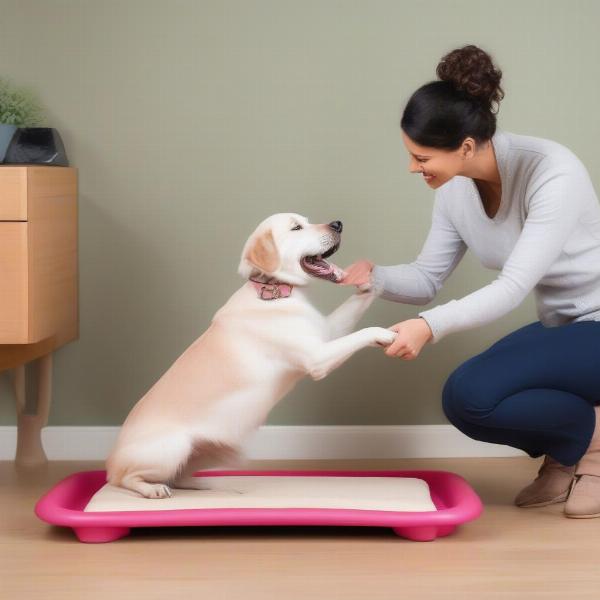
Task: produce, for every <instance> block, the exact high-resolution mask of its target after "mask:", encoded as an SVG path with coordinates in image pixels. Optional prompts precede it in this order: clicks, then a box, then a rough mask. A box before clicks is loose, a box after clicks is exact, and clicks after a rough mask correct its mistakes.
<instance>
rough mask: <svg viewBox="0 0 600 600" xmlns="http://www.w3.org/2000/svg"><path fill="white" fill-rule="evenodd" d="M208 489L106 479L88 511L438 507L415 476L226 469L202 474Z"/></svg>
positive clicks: (407, 510)
mask: <svg viewBox="0 0 600 600" xmlns="http://www.w3.org/2000/svg"><path fill="white" fill-rule="evenodd" d="M201 481H202V483H203V484H205V485H207V486H208V487H209V489H207V490H184V489H176V488H175V489H172V490H171V491H172V493H173V496H172V497H171V498H160V499H156V498H143V497H142V496H140V495H139V494H137V493H136V492H134V491H132V490H126V489H124V488H121V487H115V486H113V485H110V484H108V483H107V484H105V485H104V486H103V487H101V488H100V489H99V490H98V491H97V492H96V493H95V494H94V495H93V496H92V498H91V499H90V501H89V502H88V504H87V506H86V507H85V509H84V512H92V511H94V512H107V511H123V510H175V509H182V508H350V509H359V510H360V509H362V510H392V511H403V512H405V511H406V512H409V511H410V512H413V511H415V512H423V511H430V510H437V509H436V507H435V505H434V503H433V501H432V500H431V495H430V492H429V486H428V485H427V482H425V481H423V480H422V479H415V478H410V477H341V476H339V477H338V476H331V477H328V476H323V475H321V476H318V477H312V476H308V475H306V476H276V475H268V476H263V475H243V476H237V475H224V476H218V477H202V478H201Z"/></svg>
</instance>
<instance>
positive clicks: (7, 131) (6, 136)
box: [0, 123, 17, 163]
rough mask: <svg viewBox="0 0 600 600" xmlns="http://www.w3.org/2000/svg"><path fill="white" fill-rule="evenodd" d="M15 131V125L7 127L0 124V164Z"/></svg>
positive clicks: (4, 124)
mask: <svg viewBox="0 0 600 600" xmlns="http://www.w3.org/2000/svg"><path fill="white" fill-rule="evenodd" d="M16 130H17V128H16V126H15V125H7V124H6V123H0V163H1V162H2V161H3V160H4V156H5V155H6V149H7V148H8V145H9V144H10V140H12V137H13V135H14V133H15V131H16Z"/></svg>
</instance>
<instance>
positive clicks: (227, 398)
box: [106, 213, 396, 498]
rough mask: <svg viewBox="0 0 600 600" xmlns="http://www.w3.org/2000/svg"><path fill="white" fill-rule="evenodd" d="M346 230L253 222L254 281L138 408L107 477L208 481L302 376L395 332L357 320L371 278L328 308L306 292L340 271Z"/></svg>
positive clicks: (299, 219) (238, 456) (153, 486)
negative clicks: (202, 473)
mask: <svg viewBox="0 0 600 600" xmlns="http://www.w3.org/2000/svg"><path fill="white" fill-rule="evenodd" d="M341 233H342V223H341V221H333V222H331V223H328V224H311V223H309V221H308V219H307V218H306V217H303V216H301V215H299V214H296V213H278V214H275V215H272V216H270V217H268V218H267V219H265V220H264V221H262V222H261V223H260V224H259V225H258V226H257V227H256V229H255V231H254V232H253V233H252V234H251V235H250V237H249V238H248V240H247V241H246V243H245V245H244V249H243V251H242V256H241V260H240V263H239V266H238V273H239V274H240V275H241V276H242V277H243V278H245V279H247V281H246V282H245V283H244V285H243V286H242V287H241V288H239V289H238V290H237V291H236V292H235V293H234V294H233V295H232V296H231V298H230V299H229V300H228V301H227V303H226V304H225V305H224V306H223V307H222V308H220V309H219V310H218V311H217V312H216V313H215V315H214V317H213V319H212V321H211V324H210V326H209V327H208V329H207V330H206V331H205V332H204V333H203V334H202V335H201V336H200V337H199V338H198V339H197V340H196V341H195V342H193V343H192V345H191V346H189V347H188V348H187V350H185V352H183V354H182V355H181V356H180V357H179V358H178V359H177V360H176V361H175V362H174V363H173V364H172V365H171V367H170V368H169V369H168V370H167V371H166V372H165V373H164V374H163V376H162V377H161V378H160V379H159V380H158V381H157V382H156V383H155V384H154V385H153V387H151V388H150V390H149V391H148V392H147V393H146V394H145V395H144V396H143V397H142V398H141V399H140V400H139V401H138V402H137V404H135V406H134V407H133V408H132V410H131V412H130V413H129V414H128V416H127V418H126V420H125V422H124V423H123V426H122V427H121V429H120V431H119V436H118V438H117V441H116V443H115V445H114V447H113V448H112V450H111V452H110V454H109V456H108V458H107V460H106V470H107V481H108V483H110V484H111V485H115V486H120V487H123V488H126V489H128V490H132V491H134V492H137V493H138V494H141V495H142V496H144V497H146V498H166V497H170V496H171V495H172V488H176V489H177V488H179V489H206V487H205V484H204V483H203V482H202V481H201V478H200V477H194V476H193V474H194V473H195V472H196V471H197V470H200V469H205V468H211V467H216V466H219V467H220V466H224V465H237V464H239V462H240V460H242V459H243V453H242V450H241V444H242V442H243V441H244V439H245V438H246V437H247V436H248V435H249V434H250V433H252V432H253V431H254V430H256V429H257V428H258V427H259V426H260V425H261V424H263V423H264V422H265V420H266V418H267V415H268V414H269V411H270V410H271V409H272V408H273V406H274V405H275V404H276V403H277V402H278V401H279V400H280V399H281V398H283V397H284V396H285V395H286V394H287V393H288V392H289V391H290V390H291V389H292V388H293V387H294V386H295V384H296V383H297V382H298V381H299V380H300V379H301V378H303V377H305V376H306V375H310V377H312V378H313V379H314V380H315V381H317V380H320V379H323V378H324V377H326V376H327V375H328V374H329V373H331V371H333V370H334V369H335V368H337V367H339V366H340V365H341V364H342V363H344V362H345V361H346V360H347V359H349V358H350V357H351V356H352V355H353V354H354V353H355V352H357V351H358V350H360V349H362V348H365V347H367V346H379V347H381V346H387V345H389V344H391V343H392V342H393V341H394V339H395V337H396V333H395V332H394V331H392V330H390V329H385V328H383V327H366V328H364V329H359V330H358V331H353V329H354V327H355V326H356V324H357V322H358V321H359V319H360V318H361V316H362V315H363V314H364V313H365V311H366V310H367V309H368V307H369V306H370V304H371V303H372V301H373V300H374V298H375V297H376V296H377V293H376V291H375V290H373V289H372V288H371V286H370V285H369V284H364V285H363V286H360V287H358V288H357V291H356V292H355V293H354V294H353V295H352V296H351V297H349V298H348V299H347V300H346V301H345V302H344V303H343V304H341V305H340V306H339V307H338V308H337V309H336V310H334V311H333V312H332V313H331V314H329V315H327V316H324V315H323V314H321V313H320V312H319V311H318V310H317V309H316V308H315V307H314V306H313V305H312V304H311V303H310V302H309V300H308V298H307V296H306V293H305V288H306V287H307V286H308V285H309V283H310V282H311V280H312V279H314V278H318V279H325V280H329V281H333V282H337V281H340V280H341V279H342V278H343V271H342V270H341V269H340V268H339V267H337V266H336V265H334V264H333V263H330V262H328V261H327V260H326V259H327V258H328V257H330V256H331V255H332V254H334V253H335V252H336V251H337V250H338V248H339V246H340V242H341Z"/></svg>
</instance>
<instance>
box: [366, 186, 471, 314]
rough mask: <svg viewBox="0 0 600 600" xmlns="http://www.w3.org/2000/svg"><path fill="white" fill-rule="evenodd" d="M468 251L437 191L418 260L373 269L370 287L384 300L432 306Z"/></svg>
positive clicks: (440, 194)
mask: <svg viewBox="0 0 600 600" xmlns="http://www.w3.org/2000/svg"><path fill="white" fill-rule="evenodd" d="M466 250H467V246H466V244H465V243H464V241H463V239H462V238H461V237H460V235H459V233H458V232H457V231H456V229H455V228H454V225H453V224H452V222H451V221H450V219H449V217H448V215H447V214H446V210H445V207H444V200H443V196H442V193H441V191H440V190H437V191H436V193H435V201H434V204H433V214H432V218H431V228H430V230H429V234H428V236H427V239H426V240H425V244H424V245H423V249H422V250H421V252H420V253H419V256H418V257H417V259H416V260H415V261H414V262H412V263H409V264H400V265H393V266H379V265H375V266H374V267H373V270H372V272H371V285H372V287H373V288H374V290H375V291H376V292H377V293H378V294H380V295H381V297H382V298H384V299H385V300H391V301H393V302H402V303H404V304H427V303H428V302H431V300H433V298H434V297H435V295H436V294H437V292H438V290H439V289H440V288H441V287H442V284H443V283H444V281H445V280H446V279H447V278H448V277H449V276H450V274H451V273H452V271H453V270H454V268H455V267H456V265H457V264H458V263H459V262H460V260H461V259H462V257H463V256H464V254H465V252H466Z"/></svg>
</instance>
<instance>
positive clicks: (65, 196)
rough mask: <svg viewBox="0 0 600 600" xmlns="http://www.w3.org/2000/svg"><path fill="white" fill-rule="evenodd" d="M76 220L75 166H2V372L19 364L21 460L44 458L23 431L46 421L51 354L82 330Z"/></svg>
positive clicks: (0, 282)
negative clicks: (33, 400) (30, 371)
mask: <svg viewBox="0 0 600 600" xmlns="http://www.w3.org/2000/svg"><path fill="white" fill-rule="evenodd" d="M77 220H78V215H77V170H76V169H74V168H71V167H50V166H43V165H23V166H13V165H10V166H5V165H0V370H4V369H15V377H14V382H15V393H16V396H17V415H18V418H19V423H18V442H17V462H19V461H20V460H19V459H20V458H21V459H22V460H21V461H20V462H27V463H35V462H43V460H45V455H43V450H42V449H41V442H39V443H38V444H37V445H38V446H39V448H38V451H33V450H31V449H30V451H27V449H26V441H27V440H28V439H29V438H30V437H31V436H30V435H25V434H24V431H25V430H30V429H32V428H33V429H35V428H36V427H38V426H39V429H41V427H43V426H44V425H45V424H46V421H47V413H48V407H49V393H50V392H49V390H50V387H51V377H50V374H51V353H52V351H53V350H55V349H56V348H58V347H60V346H62V345H64V344H66V343H67V342H70V341H72V340H75V339H77V337H78V335H79V311H78V266H77V265H78V258H77V246H78V243H77ZM37 359H39V360H40V362H39V364H38V366H39V369H40V385H39V386H38V387H39V394H40V395H39V397H38V411H37V413H36V414H35V415H28V414H25V406H24V405H25V399H24V365H25V364H26V363H28V362H31V361H33V360H37ZM44 390H46V392H47V395H48V397H47V398H44V397H43V394H44ZM44 404H46V405H47V406H46V407H45V408H44ZM33 417H35V419H34V418H33ZM25 423H26V424H25ZM38 434H39V432H38ZM36 443H37V442H36ZM32 447H33V446H32ZM39 450H41V452H42V455H43V459H42V456H40V454H39ZM32 452H33V454H32ZM36 457H37V458H36Z"/></svg>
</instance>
